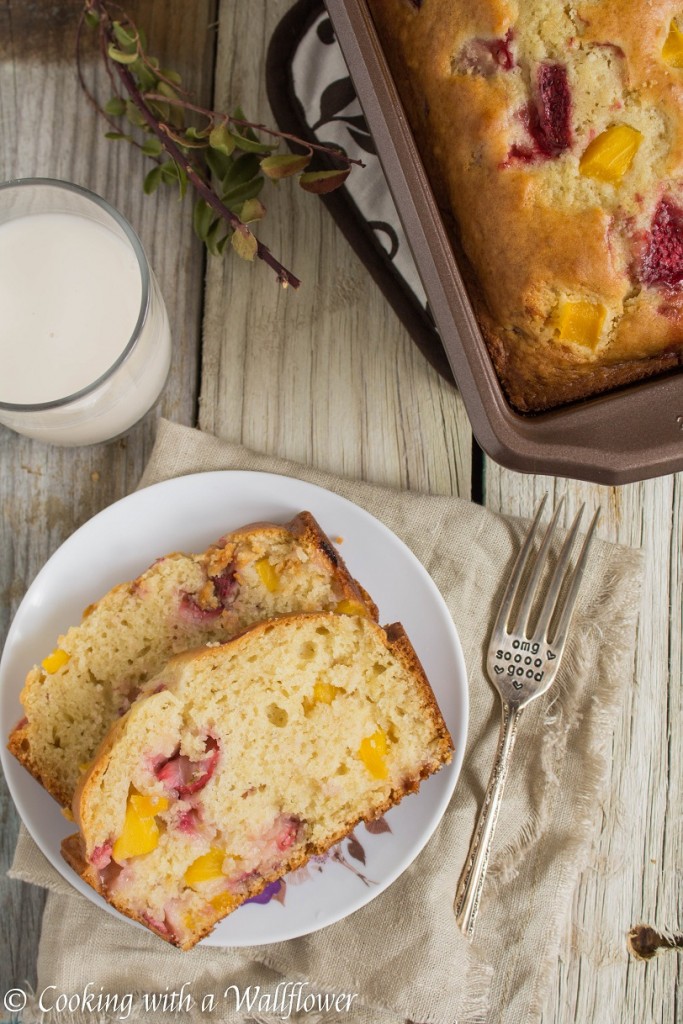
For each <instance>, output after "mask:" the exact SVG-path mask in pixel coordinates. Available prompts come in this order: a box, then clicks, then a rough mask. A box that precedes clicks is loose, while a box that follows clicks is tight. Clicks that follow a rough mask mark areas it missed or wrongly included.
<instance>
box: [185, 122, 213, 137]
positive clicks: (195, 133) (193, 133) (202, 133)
mask: <svg viewBox="0 0 683 1024" xmlns="http://www.w3.org/2000/svg"><path fill="white" fill-rule="evenodd" d="M210 134H211V129H210V128H195V126H194V125H193V124H191V125H190V127H189V128H187V129H186V131H185V135H186V136H187V137H188V138H189V139H208V137H209V135H210Z"/></svg>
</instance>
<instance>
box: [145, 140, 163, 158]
mask: <svg viewBox="0 0 683 1024" xmlns="http://www.w3.org/2000/svg"><path fill="white" fill-rule="evenodd" d="M163 149H164V147H163V146H162V144H161V140H160V139H158V138H157V137H156V135H150V137H149V138H148V139H145V141H144V142H143V144H142V152H143V153H144V154H145V156H161V154H162V152H163Z"/></svg>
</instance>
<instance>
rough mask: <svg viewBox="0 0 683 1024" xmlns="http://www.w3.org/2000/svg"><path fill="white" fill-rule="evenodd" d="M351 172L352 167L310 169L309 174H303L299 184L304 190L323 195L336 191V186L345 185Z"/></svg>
mask: <svg viewBox="0 0 683 1024" xmlns="http://www.w3.org/2000/svg"><path fill="white" fill-rule="evenodd" d="M350 173H351V168H350V167H347V168H346V169H345V170H338V171H309V172H308V173H307V174H302V175H301V177H300V178H299V184H300V185H301V187H302V189H303V190H304V192H313V193H314V194H315V195H318V196H322V195H325V194H326V193H327V192H334V190H335V189H336V188H339V186H340V185H343V184H344V182H345V181H346V179H347V178H348V176H349V174H350Z"/></svg>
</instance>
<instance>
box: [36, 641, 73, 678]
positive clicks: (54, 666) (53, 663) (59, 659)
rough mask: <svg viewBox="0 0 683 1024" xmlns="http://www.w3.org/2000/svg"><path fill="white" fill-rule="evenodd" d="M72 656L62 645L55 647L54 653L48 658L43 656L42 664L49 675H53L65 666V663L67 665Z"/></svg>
mask: <svg viewBox="0 0 683 1024" xmlns="http://www.w3.org/2000/svg"><path fill="white" fill-rule="evenodd" d="M70 657H71V655H70V654H67V652H66V651H63V650H62V649H61V647H55V649H54V651H53V652H52V654H48V656H47V658H43V660H42V662H41V665H42V666H43V668H44V669H45V671H46V672H47V673H48V675H53V674H54V673H55V672H57V671H58V670H59V669H60V668H63V667H64V665H66V663H67V661H68V660H69V658H70Z"/></svg>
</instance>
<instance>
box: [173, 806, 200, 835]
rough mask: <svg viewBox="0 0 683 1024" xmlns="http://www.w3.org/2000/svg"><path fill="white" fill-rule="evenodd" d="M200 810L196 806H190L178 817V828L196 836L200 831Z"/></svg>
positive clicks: (186, 833)
mask: <svg viewBox="0 0 683 1024" xmlns="http://www.w3.org/2000/svg"><path fill="white" fill-rule="evenodd" d="M198 825H199V811H198V810H197V808H196V807H188V808H187V810H186V811H183V813H182V814H181V815H180V817H179V818H178V822H177V828H178V831H179V832H183V833H184V834H185V835H188V836H194V835H197V834H198V832H199V829H198V827H197V826H198Z"/></svg>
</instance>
